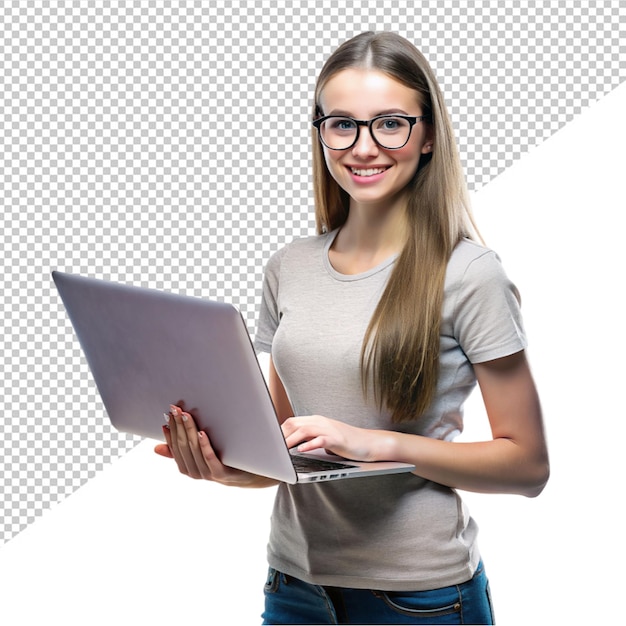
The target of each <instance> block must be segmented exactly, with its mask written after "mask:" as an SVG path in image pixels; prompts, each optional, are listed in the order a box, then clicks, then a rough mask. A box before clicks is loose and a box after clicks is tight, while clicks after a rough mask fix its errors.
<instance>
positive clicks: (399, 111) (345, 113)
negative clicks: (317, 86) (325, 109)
mask: <svg viewBox="0 0 626 626" xmlns="http://www.w3.org/2000/svg"><path fill="white" fill-rule="evenodd" d="M393 114H398V115H410V114H409V113H407V112H406V111H404V110H403V109H399V108H395V109H385V110H384V111H379V112H378V113H376V114H375V115H373V116H372V117H378V116H379V115H393ZM327 115H339V116H341V117H354V116H353V115H352V113H350V112H348V111H343V110H341V109H333V110H332V111H331V112H330V113H327Z"/></svg>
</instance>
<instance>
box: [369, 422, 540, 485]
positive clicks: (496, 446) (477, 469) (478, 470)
mask: <svg viewBox="0 0 626 626" xmlns="http://www.w3.org/2000/svg"><path fill="white" fill-rule="evenodd" d="M375 437H376V438H377V439H378V445H377V446H376V447H377V448H378V452H377V455H376V456H377V457H379V458H380V459H383V458H385V459H386V460H393V461H402V462H405V463H412V464H413V465H415V467H416V469H415V474H417V475H418V476H421V477H423V478H426V479H427V480H432V481H433V482H436V483H440V484H442V485H446V486H448V487H452V488H455V489H462V490H465V491H476V492H481V493H514V494H521V495H525V496H529V497H534V496H537V495H539V493H541V491H542V489H543V487H544V486H545V484H546V482H547V479H548V473H549V469H548V459H547V454H546V453H545V450H542V449H537V450H528V449H525V448H524V447H522V446H520V445H519V444H518V443H517V442H515V441H513V440H511V439H507V438H497V439H493V440H491V441H483V442H475V443H465V442H463V443H456V442H451V441H441V440H438V439H431V438H428V437H421V436H418V435H409V434H404V433H396V432H388V431H385V432H380V431H379V432H378V434H376V435H375Z"/></svg>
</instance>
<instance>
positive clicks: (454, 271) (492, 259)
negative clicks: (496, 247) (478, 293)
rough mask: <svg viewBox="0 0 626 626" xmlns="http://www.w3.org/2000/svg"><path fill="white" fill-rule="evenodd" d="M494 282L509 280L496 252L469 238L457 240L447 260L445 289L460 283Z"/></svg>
mask: <svg viewBox="0 0 626 626" xmlns="http://www.w3.org/2000/svg"><path fill="white" fill-rule="evenodd" d="M494 282H495V283H500V284H503V283H508V282H509V280H508V278H507V277H506V273H505V271H504V268H503V267H502V262H501V260H500V257H499V256H498V254H496V252H494V251H493V250H492V249H490V248H487V247H485V246H483V245H482V244H480V243H478V242H476V241H472V240H471V239H462V240H461V241H459V243H458V244H457V245H456V247H455V248H454V250H453V251H452V254H451V255H450V259H449V261H448V267H447V269H446V290H454V289H455V288H459V287H461V285H465V286H466V287H467V286H468V285H475V286H478V285H481V284H482V285H485V284H491V285H493V283H494Z"/></svg>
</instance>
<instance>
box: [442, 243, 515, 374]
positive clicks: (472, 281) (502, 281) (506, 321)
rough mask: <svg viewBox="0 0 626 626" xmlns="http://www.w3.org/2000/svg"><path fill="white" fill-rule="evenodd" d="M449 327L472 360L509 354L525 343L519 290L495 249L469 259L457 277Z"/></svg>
mask: <svg viewBox="0 0 626 626" xmlns="http://www.w3.org/2000/svg"><path fill="white" fill-rule="evenodd" d="M453 329H454V336H455V337H456V339H457V341H458V342H459V345H460V346H461V348H462V350H463V351H464V352H465V354H466V355H467V357H468V359H469V360H470V361H471V362H472V363H481V362H485V361H491V360H493V359H498V358H501V357H505V356H509V355H511V354H514V353H516V352H519V351H520V350H523V349H524V348H525V347H526V345H527V340H526V334H525V331H524V327H523V322H522V315H521V310H520V298H519V293H518V291H517V288H516V287H515V285H514V284H513V283H512V282H511V280H509V278H508V276H507V275H506V273H505V271H504V269H503V267H502V264H501V262H500V259H499V257H498V256H497V255H496V254H495V252H493V251H491V250H486V251H485V253H484V254H481V255H480V256H477V257H476V258H474V259H472V260H471V261H470V262H469V263H468V265H467V267H466V268H465V271H464V272H463V275H462V276H461V278H460V282H459V285H458V291H457V295H456V298H455V305H454V310H453Z"/></svg>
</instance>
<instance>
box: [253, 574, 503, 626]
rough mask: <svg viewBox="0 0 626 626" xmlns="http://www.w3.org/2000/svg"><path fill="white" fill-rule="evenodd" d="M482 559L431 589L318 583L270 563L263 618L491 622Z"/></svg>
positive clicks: (280, 620)
mask: <svg viewBox="0 0 626 626" xmlns="http://www.w3.org/2000/svg"><path fill="white" fill-rule="evenodd" d="M494 623H495V622H494V618H493V611H492V607H491V596H490V593H489V581H488V580H487V576H486V574H485V570H484V568H483V565H482V563H481V564H480V565H479V566H478V569H477V570H476V573H475V574H474V577H473V578H472V579H471V580H468V581H467V582H465V583H462V584H460V585H452V586H451V587H443V588H441V589H433V590H432V591H399V592H390V591H373V590H368V589H345V588H339V587H321V586H319V585H311V584H309V583H305V582H303V581H301V580H299V579H297V578H293V577H292V576H287V575H286V574H282V573H281V572H278V571H277V570H275V569H273V568H270V569H269V573H268V577H267V582H266V584H265V612H264V613H263V624H274V625H276V624H494Z"/></svg>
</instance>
